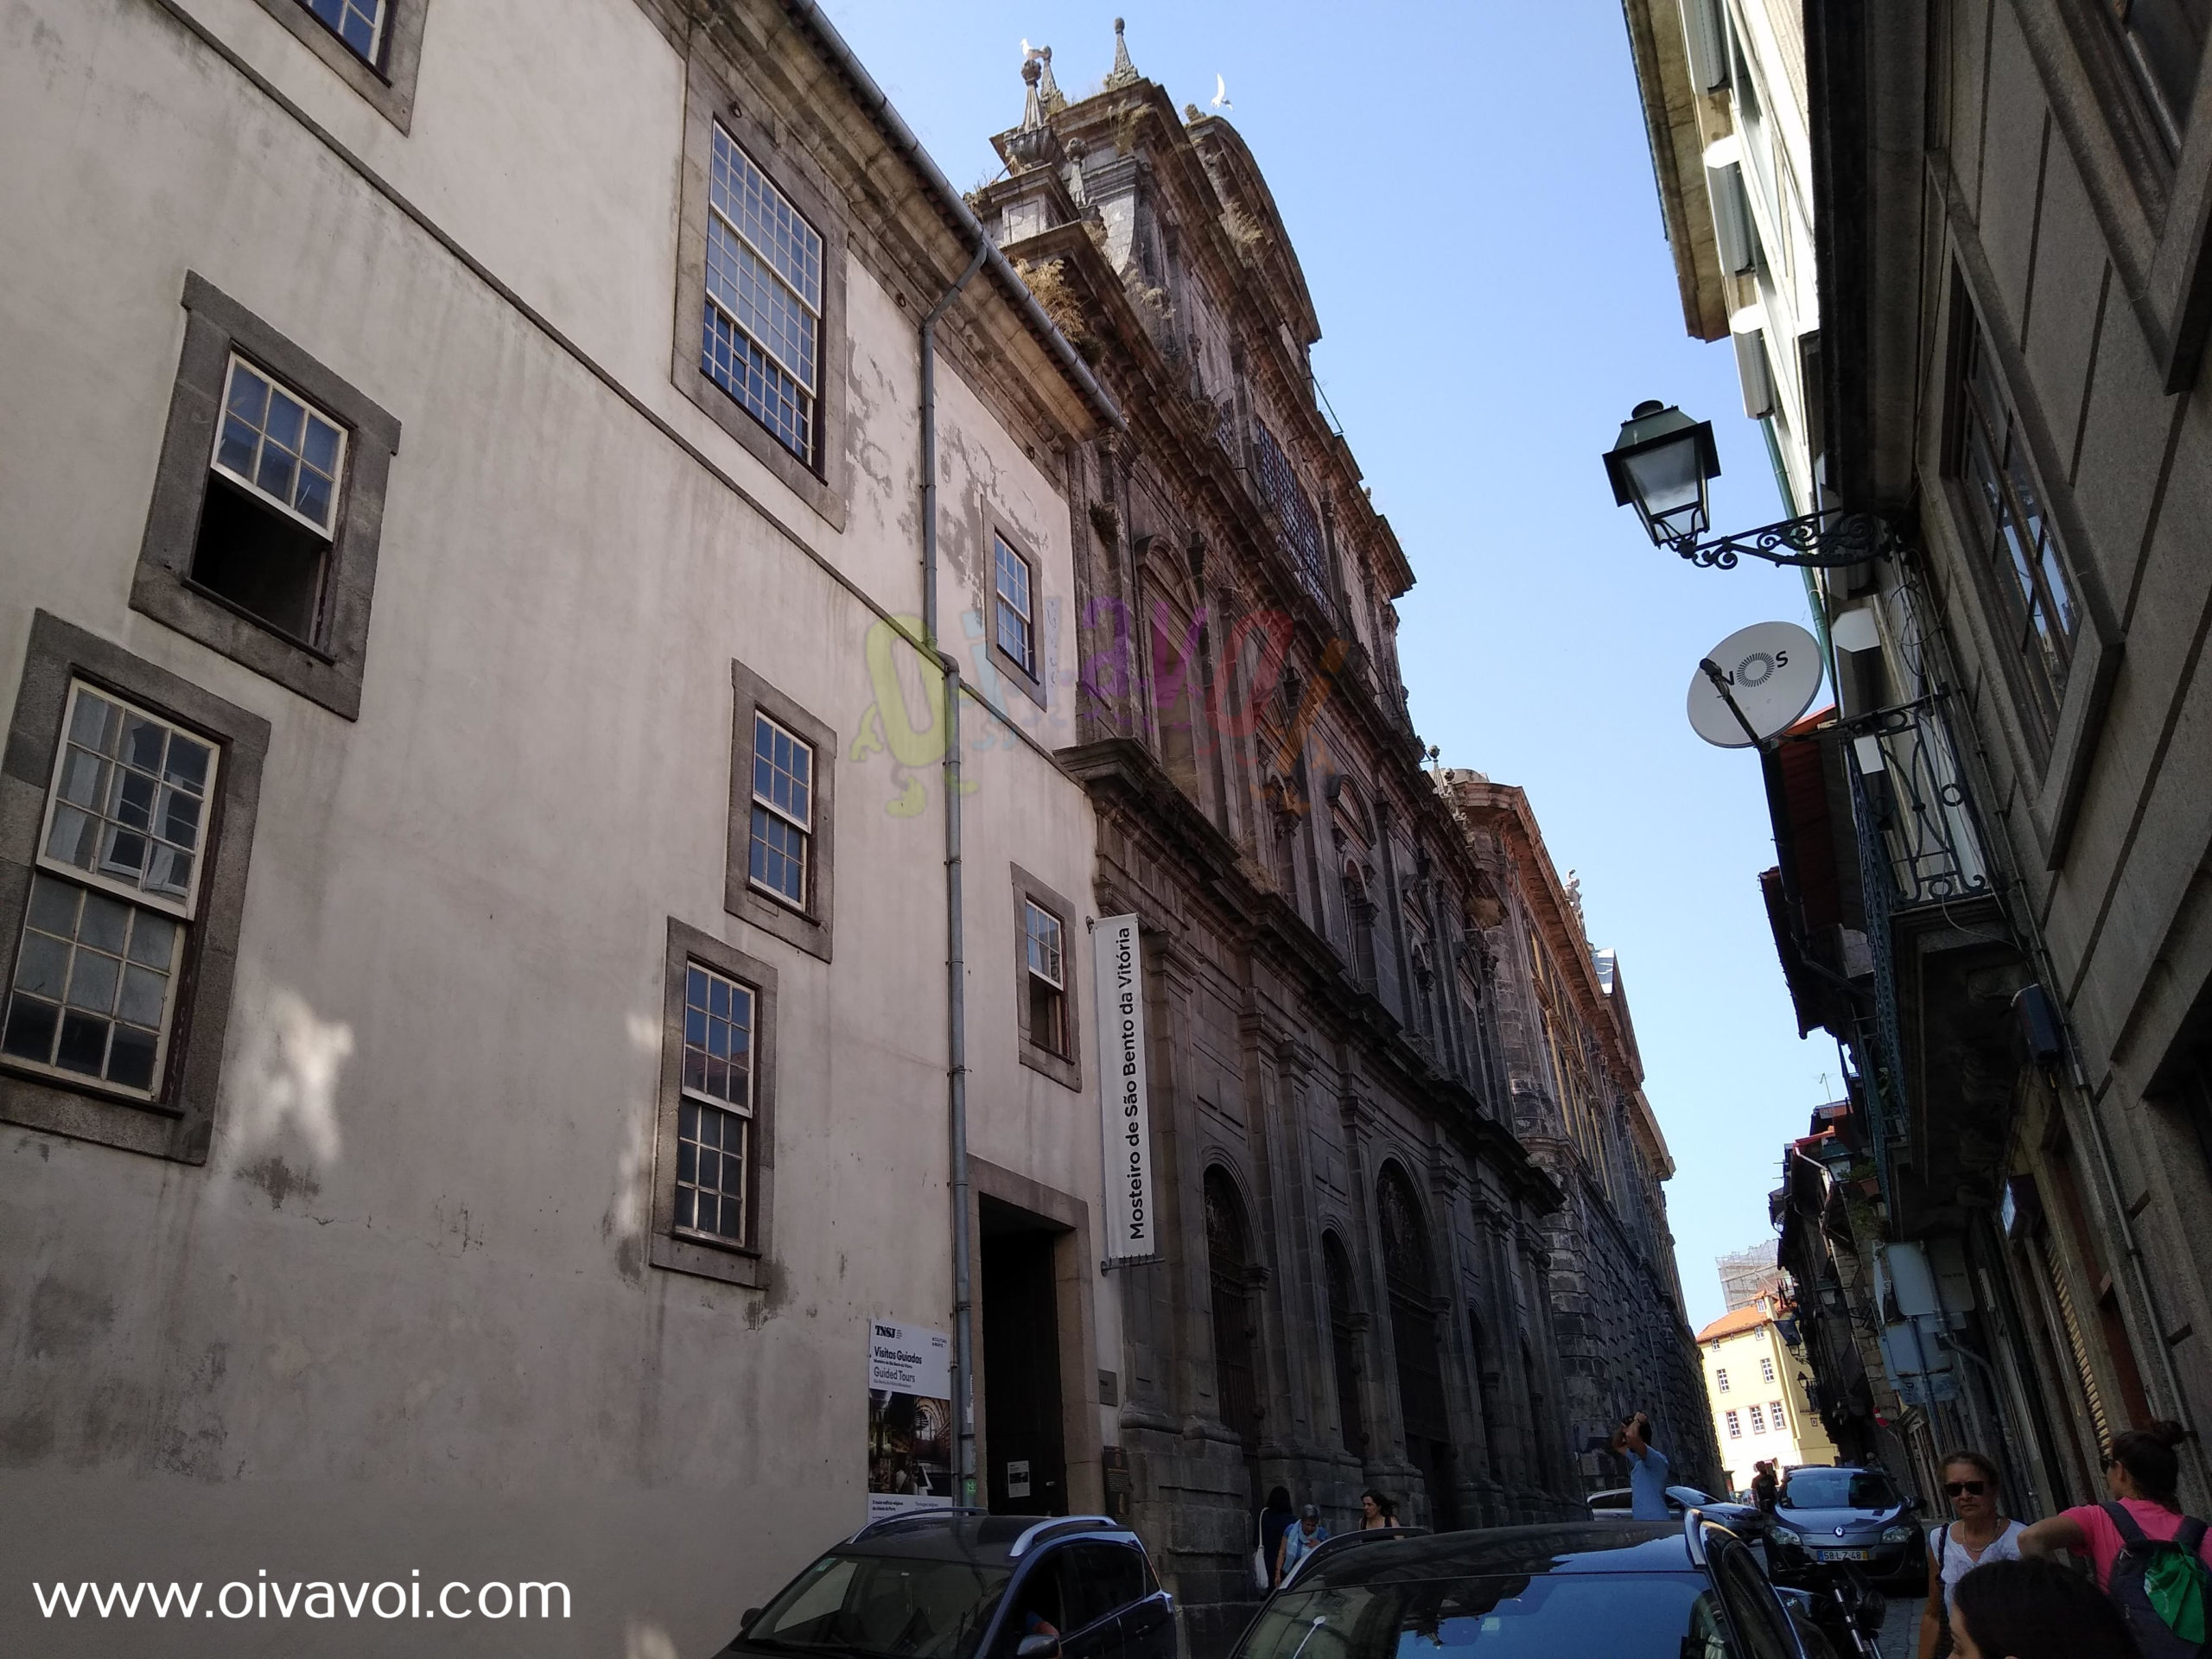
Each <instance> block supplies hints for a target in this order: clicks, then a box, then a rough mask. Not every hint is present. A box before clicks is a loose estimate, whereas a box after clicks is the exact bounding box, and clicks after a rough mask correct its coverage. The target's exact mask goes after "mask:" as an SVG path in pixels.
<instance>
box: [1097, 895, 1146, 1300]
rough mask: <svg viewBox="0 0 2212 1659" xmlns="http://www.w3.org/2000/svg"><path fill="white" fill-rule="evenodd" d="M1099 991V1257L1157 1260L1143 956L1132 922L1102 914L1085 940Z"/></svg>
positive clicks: (1133, 921)
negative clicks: (1102, 1185)
mask: <svg viewBox="0 0 2212 1659" xmlns="http://www.w3.org/2000/svg"><path fill="white" fill-rule="evenodd" d="M1090 963H1091V971H1092V973H1093V974H1094V975H1095V976H1096V977H1095V978H1094V979H1093V980H1092V983H1093V984H1095V985H1096V987H1097V988H1098V1115H1099V1118H1100V1120H1101V1122H1100V1128H1101V1131H1102V1134H1103V1138H1104V1139H1103V1144H1104V1148H1105V1170H1106V1259H1107V1260H1108V1261H1109V1262H1121V1261H1126V1260H1128V1259H1129V1258H1130V1257H1132V1256H1147V1255H1158V1254H1159V1253H1160V1240H1159V1236H1158V1234H1157V1231H1156V1224H1155V1222H1154V1217H1153V1206H1152V1118H1151V1113H1150V1107H1149V1103H1148V1096H1147V1093H1146V1090H1145V1077H1144V951H1143V947H1142V945H1141V943H1140V941H1139V939H1138V937H1137V918H1135V917H1134V916H1103V917H1101V918H1099V920H1098V925H1096V927H1095V928H1093V929H1092V930H1091V935H1090Z"/></svg>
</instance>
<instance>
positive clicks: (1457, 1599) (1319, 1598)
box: [1236, 1573, 1729, 1659]
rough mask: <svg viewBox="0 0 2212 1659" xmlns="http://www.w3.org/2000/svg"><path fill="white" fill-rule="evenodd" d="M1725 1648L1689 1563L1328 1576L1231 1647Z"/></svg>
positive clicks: (1710, 1657)
mask: <svg viewBox="0 0 2212 1659" xmlns="http://www.w3.org/2000/svg"><path fill="white" fill-rule="evenodd" d="M1580 1654H1589V1655H1592V1656H1596V1655H1600V1654H1602V1655H1603V1656H1605V1659H1728V1654H1729V1649H1728V1645H1727V1641H1726V1637H1725V1636H1724V1635H1723V1634H1722V1630H1721V1623H1720V1610H1719V1605H1718V1603H1717V1602H1716V1601H1715V1599H1714V1598H1713V1592H1712V1589H1711V1588H1710V1586H1707V1583H1706V1581H1705V1580H1704V1579H1703V1578H1701V1577H1700V1576H1697V1575H1695V1574H1692V1573H1548V1574H1542V1575H1538V1576H1530V1575H1529V1574H1527V1573H1518V1574H1515V1575H1512V1576H1510V1577H1488V1576H1485V1577H1467V1578H1456V1579H1432V1580H1422V1581H1419V1582H1415V1583H1411V1584H1407V1583H1395V1582H1394V1583H1383V1584H1362V1585H1330V1586H1325V1587H1323V1588H1319V1589H1314V1590H1308V1591H1306V1592H1302V1593H1300V1592H1283V1593H1281V1594H1279V1595H1278V1596H1276V1597H1275V1599H1274V1600H1273V1601H1271V1602H1269V1603H1268V1605H1267V1607H1266V1610H1265V1611H1262V1613H1261V1615H1260V1618H1259V1620H1258V1622H1257V1623H1256V1624H1254V1625H1253V1627H1252V1630H1251V1632H1250V1634H1249V1636H1247V1637H1245V1639H1244V1641H1243V1643H1242V1644H1241V1645H1240V1647H1239V1649H1238V1651H1237V1655H1236V1659H1563V1656H1574V1655H1580Z"/></svg>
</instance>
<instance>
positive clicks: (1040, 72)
mask: <svg viewBox="0 0 2212 1659" xmlns="http://www.w3.org/2000/svg"><path fill="white" fill-rule="evenodd" d="M1044 73H1045V66H1044V64H1043V63H1042V62H1041V61H1039V59H1038V56H1037V54H1035V53H1031V54H1029V55H1028V56H1027V57H1026V58H1024V59H1023V60H1021V79H1022V84H1023V85H1024V86H1027V88H1028V91H1027V92H1025V93H1024V94H1023V95H1022V99H1021V130H1022V131H1024V132H1034V131H1036V130H1037V129H1038V128H1039V127H1041V126H1043V125H1044V124H1045V108H1044V100H1043V99H1042V98H1041V97H1040V96H1039V92H1038V83H1039V81H1040V80H1041V79H1043V78H1044Z"/></svg>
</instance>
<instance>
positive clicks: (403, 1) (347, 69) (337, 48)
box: [259, 0, 430, 132]
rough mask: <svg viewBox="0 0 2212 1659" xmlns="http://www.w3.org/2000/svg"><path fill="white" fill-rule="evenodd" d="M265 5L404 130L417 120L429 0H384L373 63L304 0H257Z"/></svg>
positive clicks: (379, 110) (376, 109)
mask: <svg viewBox="0 0 2212 1659" xmlns="http://www.w3.org/2000/svg"><path fill="white" fill-rule="evenodd" d="M259 3H260V6H261V9H262V10H264V11H265V12H267V13H268V14H269V15H270V16H271V17H274V18H275V19H276V20H277V22H279V23H281V24H283V26H284V28H285V29H288V30H289V32H290V33H291V35H293V37H294V38H295V39H296V40H297V41H299V42H300V44H301V45H302V46H304V47H306V48H307V49H308V51H310V52H312V53H314V54H315V56H316V57H318V58H321V60H322V61H323V62H324V64H325V65H326V66H327V67H329V69H330V70H331V72H332V73H334V74H335V75H337V77H338V78H339V79H340V80H342V81H344V82H345V83H346V85H347V86H351V87H352V88H353V90H354V91H355V92H359V94H360V95H361V97H362V99H364V100H365V102H366V103H367V104H368V105H370V107H371V108H372V109H374V110H375V111H376V112H377V113H378V114H379V115H381V116H382V117H384V118H385V120H387V121H389V122H391V124H392V125H393V126H395V127H397V128H398V129H399V130H400V131H402V132H405V131H407V130H408V129H409V128H410V126H411V125H413V124H414V120H415V81H416V74H417V73H418V72H419V71H420V69H421V67H422V63H423V15H424V14H425V13H426V12H428V11H429V6H430V0H385V6H386V9H387V15H386V16H385V20H384V38H383V40H382V41H381V42H380V43H379V45H378V48H377V55H378V58H379V59H381V60H382V61H381V62H378V63H371V62H370V61H369V60H367V59H366V58H364V57H363V56H362V55H361V54H359V53H358V52H356V51H355V50H354V49H353V48H352V47H350V46H348V45H346V42H345V41H342V40H340V38H339V36H338V34H337V32H336V31H335V30H334V29H332V28H331V27H330V25H329V24H327V23H326V22H323V21H322V19H321V18H320V17H318V16H315V13H313V12H311V11H309V10H308V9H307V6H306V5H305V3H304V0H259Z"/></svg>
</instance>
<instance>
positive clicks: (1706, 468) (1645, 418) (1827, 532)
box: [1605, 401, 1904, 570]
mask: <svg viewBox="0 0 2212 1659" xmlns="http://www.w3.org/2000/svg"><path fill="white" fill-rule="evenodd" d="M1605 476H1606V477H1607V478H1608V479H1610V480H1611V481H1612V486H1613V503H1614V505H1616V506H1623V507H1634V508H1635V509H1636V516H1637V518H1639V519H1641V520H1642V521H1643V529H1644V533H1645V534H1646V535H1648V536H1649V537H1651V542H1652V545H1653V546H1655V547H1671V548H1673V549H1674V550H1675V552H1677V553H1679V554H1681V556H1682V557H1684V558H1686V559H1688V561H1689V562H1690V563H1692V564H1695V565H1700V566H1704V567H1707V568H1713V567H1717V568H1719V569H1723V570H1732V569H1735V568H1736V565H1737V563H1738V560H1739V558H1740V556H1742V555H1744V554H1746V553H1748V554H1750V555H1751V556H1752V557H1753V558H1755V559H1764V560H1765V561H1766V562H1767V563H1769V564H1788V565H1798V566H1811V567H1812V568H1813V569H1823V570H1833V569H1842V568H1844V567H1846V566H1848V565H1853V564H1864V563H1866V561H1867V560H1869V559H1878V558H1887V557H1889V556H1891V555H1892V554H1894V553H1896V552H1897V551H1898V550H1900V549H1902V548H1903V546H1904V536H1903V532H1902V530H1901V527H1900V526H1899V524H1897V520H1895V519H1894V518H1891V517H1889V516H1888V515H1887V514H1885V513H1877V512H1844V511H1842V510H1841V509H1840V508H1836V507H1830V508H1827V509H1826V510H1824V511H1822V512H1808V513H1806V514H1804V515H1803V516H1802V517H1800V518H1784V519H1783V520H1782V521H1781V522H1780V523H1779V524H1764V525H1762V526H1760V527H1759V528H1758V529H1757V530H1751V531H1744V532H1743V533H1742V534H1740V535H1736V536H1722V537H1718V538H1716V539H1714V540H1712V541H1706V540H1703V539H1701V538H1702V537H1704V535H1705V532H1706V531H1707V528H1708V527H1709V526H1710V525H1711V524H1712V498H1711V497H1710V495H1709V494H1708V493H1707V489H1706V486H1707V484H1708V483H1710V482H1711V481H1712V480H1714V479H1716V478H1718V477H1719V476H1720V454H1719V450H1718V449H1717V448H1714V446H1713V423H1712V422H1710V421H1694V420H1692V419H1691V418H1690V417H1689V416H1687V415H1685V414H1683V413H1682V411H1681V410H1679V409H1676V408H1675V407H1674V405H1672V404H1662V403H1658V402H1656V401H1654V402H1646V403H1641V404H1637V406H1636V408H1635V409H1634V410H1631V411H1630V415H1629V417H1628V419H1626V420H1625V421H1623V422H1622V423H1621V435H1620V436H1619V438H1618V440H1616V441H1615V442H1614V444H1613V447H1612V448H1611V449H1608V450H1607V451H1606V452H1605Z"/></svg>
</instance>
